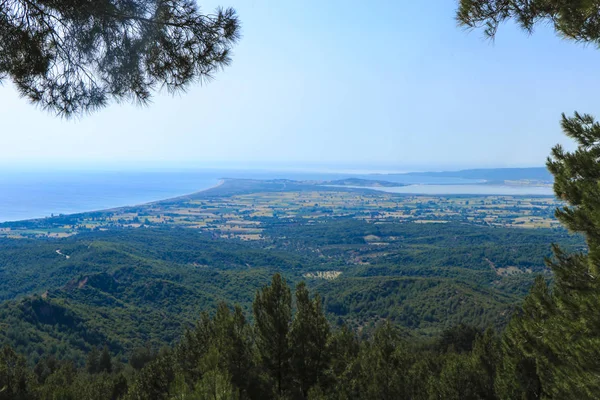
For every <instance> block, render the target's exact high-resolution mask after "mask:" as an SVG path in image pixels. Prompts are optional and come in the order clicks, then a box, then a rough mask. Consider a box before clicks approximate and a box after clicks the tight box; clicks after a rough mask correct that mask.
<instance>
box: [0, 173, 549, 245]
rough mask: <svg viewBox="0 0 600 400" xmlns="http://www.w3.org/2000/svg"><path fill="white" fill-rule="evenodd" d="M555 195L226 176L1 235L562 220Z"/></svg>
mask: <svg viewBox="0 0 600 400" xmlns="http://www.w3.org/2000/svg"><path fill="white" fill-rule="evenodd" d="M558 206H560V203H559V202H558V201H557V200H556V199H554V198H553V197H535V196H532V197H521V196H468V195H460V196H459V195H455V196H426V195H402V194H393V193H384V192H378V191H374V190H368V189H360V188H354V189H351V188H345V187H325V186H322V185H318V184H315V183H313V182H297V181H281V180H277V181H252V180H227V181H226V182H225V183H224V184H223V185H221V186H219V187H217V188H214V189H211V190H208V191H205V192H200V193H197V194H194V195H190V196H184V197H180V198H177V199H171V200H166V201H162V202H156V203H150V204H145V205H140V206H136V207H126V208H119V209H113V210H106V211H99V212H93V213H84V214H75V215H70V216H57V217H52V218H45V219H40V220H31V221H22V222H13V223H4V224H0V236H1V237H12V238H22V237H43V236H47V237H65V236H69V235H73V234H77V233H80V232H88V231H102V230H106V229H115V228H139V227H160V226H182V227H186V228H192V229H198V230H201V231H205V232H211V233H213V234H215V235H217V236H219V237H223V238H238V239H241V240H261V239H262V238H263V231H264V229H265V227H266V226H268V225H269V224H271V223H273V222H274V221H281V220H283V221H285V220H303V221H310V220H321V219H332V218H333V219H335V218H348V217H352V218H357V219H361V220H365V221H369V222H417V223H431V222H466V223H470V224H476V225H486V226H499V227H519V228H555V227H558V222H557V221H556V220H555V219H554V216H553V214H554V210H555V209H556V207H558Z"/></svg>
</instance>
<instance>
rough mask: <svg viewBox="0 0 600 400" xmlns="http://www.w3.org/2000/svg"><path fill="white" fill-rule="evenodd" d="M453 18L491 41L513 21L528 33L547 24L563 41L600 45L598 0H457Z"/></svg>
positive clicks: (599, 6)
mask: <svg viewBox="0 0 600 400" xmlns="http://www.w3.org/2000/svg"><path fill="white" fill-rule="evenodd" d="M456 17H457V20H458V22H459V24H460V25H462V26H466V27H468V28H483V29H484V32H485V34H486V36H488V37H490V38H494V37H495V36H496V32H497V30H498V27H499V26H500V24H502V23H503V22H505V21H509V20H512V21H515V22H516V23H517V24H519V26H521V27H522V28H523V29H524V30H526V31H527V32H530V33H531V32H533V29H534V27H535V26H536V25H537V24H540V23H549V24H551V25H552V26H553V27H554V29H555V30H556V32H557V33H558V34H559V35H561V36H562V37H564V38H566V39H569V40H575V41H578V42H584V43H594V44H596V45H600V1H598V0H460V3H459V8H458V11H457V16H456Z"/></svg>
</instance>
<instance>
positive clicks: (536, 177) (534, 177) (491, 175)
mask: <svg viewBox="0 0 600 400" xmlns="http://www.w3.org/2000/svg"><path fill="white" fill-rule="evenodd" d="M402 175H411V176H423V177H436V178H462V179H480V180H485V181H490V182H501V181H520V180H530V181H540V182H553V181H554V178H553V177H552V174H550V172H548V169H547V168H546V167H536V168H484V169H465V170H461V171H442V172H409V173H407V174H402Z"/></svg>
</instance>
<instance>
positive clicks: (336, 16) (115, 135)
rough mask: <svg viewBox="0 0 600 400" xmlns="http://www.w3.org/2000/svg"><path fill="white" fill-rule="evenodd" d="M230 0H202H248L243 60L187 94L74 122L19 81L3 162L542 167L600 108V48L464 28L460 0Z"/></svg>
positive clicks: (4, 133) (5, 107)
mask: <svg viewBox="0 0 600 400" xmlns="http://www.w3.org/2000/svg"><path fill="white" fill-rule="evenodd" d="M225 1H226V2H225ZM225 1H216V0H210V1H200V4H201V5H202V6H203V8H204V9H205V11H212V9H214V8H215V7H216V6H218V5H223V6H233V7H234V8H236V9H237V11H238V13H239V15H240V18H241V20H242V23H243V39H242V40H241V41H240V43H239V44H238V46H237V47H236V49H235V52H234V56H233V57H234V60H233V64H232V66H231V67H229V68H227V69H226V70H225V71H223V72H221V73H219V74H218V75H217V76H216V79H215V80H214V81H213V82H211V83H209V84H208V85H206V86H203V87H200V86H197V87H193V88H190V90H189V91H188V92H187V93H186V94H183V95H180V96H176V97H171V96H169V95H167V94H161V95H158V96H156V97H155V99H154V102H153V104H152V105H151V106H150V107H145V108H138V107H135V106H133V105H129V104H124V105H116V104H113V105H111V106H110V107H109V108H107V109H104V110H102V111H100V112H98V113H95V114H93V115H92V116H86V117H83V118H81V119H79V120H73V121H65V120H60V119H57V118H55V117H53V116H51V115H49V114H47V113H46V112H44V111H41V110H39V109H36V108H35V107H33V106H31V105H29V104H28V103H27V102H26V101H25V100H23V99H19V97H18V95H17V94H16V92H15V90H14V89H13V87H12V86H11V84H10V83H8V82H7V83H5V84H4V86H2V87H0V118H1V119H2V128H1V129H0V140H1V141H0V143H1V146H0V163H2V164H9V165H18V166H21V165H25V166H39V165H44V166H66V167H74V166H91V165H96V166H103V167H111V168H121V167H123V168H125V167H132V166H138V167H139V166H153V167H157V166H175V167H177V166H227V165H232V166H236V167H237V166H271V165H280V166H281V165H286V166H331V167H333V168H335V167H338V166H339V167H344V168H354V167H355V168H359V167H368V166H369V167H381V168H386V169H400V170H407V169H416V170H423V169H450V168H464V167H506V166H539V165H543V163H544V161H545V158H546V156H547V155H548V154H549V152H550V148H551V147H552V146H553V145H554V144H556V143H563V144H567V147H569V143H570V142H569V140H568V139H566V138H564V137H563V136H562V134H561V131H560V127H559V118H560V113H561V112H563V111H564V112H568V113H571V112H572V111H574V110H579V111H581V112H589V113H592V114H593V113H595V112H596V111H600V104H599V100H598V96H597V93H599V92H600V90H599V89H600V75H599V74H598V73H597V68H598V66H599V65H600V50H597V49H595V48H593V47H583V46H581V45H577V44H574V43H572V42H566V41H563V40H561V39H559V38H557V37H556V36H555V35H554V34H553V32H552V31H551V30H550V29H548V28H545V27H539V28H538V29H537V31H536V32H535V34H534V35H533V36H528V35H527V34H525V33H524V32H521V31H519V30H518V29H517V28H515V27H514V26H511V25H507V26H504V27H503V28H502V29H501V30H500V31H499V34H498V37H497V38H496V41H495V42H494V43H492V42H490V41H488V40H485V39H484V38H483V36H482V33H481V32H478V31H473V32H467V31H465V30H463V29H461V28H458V27H457V26H456V23H455V21H454V8H455V6H456V4H455V2H454V1H450V0H449V1H442V0H437V1H433V2H431V1H429V2H412V1H411V2H409V1H372V2H358V1H338V0H328V1H326V2H323V1H316V0H305V1H302V2H300V1H281V0H225ZM599 115H600V114H599Z"/></svg>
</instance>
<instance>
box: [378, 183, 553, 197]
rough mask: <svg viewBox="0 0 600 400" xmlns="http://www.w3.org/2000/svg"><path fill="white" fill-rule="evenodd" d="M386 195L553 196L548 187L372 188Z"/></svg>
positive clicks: (410, 186)
mask: <svg viewBox="0 0 600 400" xmlns="http://www.w3.org/2000/svg"><path fill="white" fill-rule="evenodd" d="M370 189H374V190H379V191H382V192H388V193H406V194H431V195H463V194H464V195H504V196H553V195H554V192H553V190H552V188H551V187H549V186H518V185H448V184H446V185H409V186H400V187H372V188H370Z"/></svg>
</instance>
